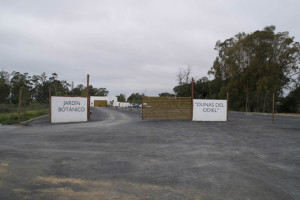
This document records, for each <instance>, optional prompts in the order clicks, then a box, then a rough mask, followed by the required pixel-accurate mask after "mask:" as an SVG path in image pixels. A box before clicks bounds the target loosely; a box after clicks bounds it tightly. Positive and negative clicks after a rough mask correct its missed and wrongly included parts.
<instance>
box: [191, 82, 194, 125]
mask: <svg viewBox="0 0 300 200" xmlns="http://www.w3.org/2000/svg"><path fill="white" fill-rule="evenodd" d="M191 90H192V98H191V101H192V102H191V103H192V111H191V120H193V112H194V78H192V88H191Z"/></svg>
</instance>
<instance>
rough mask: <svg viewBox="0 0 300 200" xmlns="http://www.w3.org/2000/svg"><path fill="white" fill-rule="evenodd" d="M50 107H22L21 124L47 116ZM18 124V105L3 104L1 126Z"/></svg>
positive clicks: (0, 113) (39, 105)
mask: <svg viewBox="0 0 300 200" xmlns="http://www.w3.org/2000/svg"><path fill="white" fill-rule="evenodd" d="M48 113H49V107H48V105H47V104H31V105H26V106H22V107H21V112H20V118H21V122H22V121H26V120H29V119H33V118H36V117H39V116H43V115H47V114H48ZM16 123H18V105H14V104H1V105H0V124H16Z"/></svg>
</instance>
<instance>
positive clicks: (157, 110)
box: [142, 96, 192, 120]
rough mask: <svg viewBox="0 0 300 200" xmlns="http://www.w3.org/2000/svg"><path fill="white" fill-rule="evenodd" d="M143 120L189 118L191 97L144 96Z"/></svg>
mask: <svg viewBox="0 0 300 200" xmlns="http://www.w3.org/2000/svg"><path fill="white" fill-rule="evenodd" d="M142 102H143V104H142V119H143V120H191V119H192V99H191V97H146V96H144V97H143V99H142Z"/></svg>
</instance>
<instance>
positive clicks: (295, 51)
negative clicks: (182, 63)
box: [162, 26, 300, 113]
mask: <svg viewBox="0 0 300 200" xmlns="http://www.w3.org/2000/svg"><path fill="white" fill-rule="evenodd" d="M215 50H216V51H217V52H218V54H217V57H216V58H215V61H214V63H213V65H212V67H211V69H210V70H209V71H208V75H209V76H208V77H206V76H205V77H202V78H200V79H199V80H195V86H194V98H199V99H226V98H227V93H228V95H229V110H232V111H248V112H271V111H272V98H273V94H274V96H275V102H276V105H275V109H276V110H277V111H279V112H286V113H300V92H299V91H300V72H299V64H300V44H299V42H295V41H294V37H290V36H289V33H288V32H278V33H275V26H267V27H265V28H264V29H263V30H261V31H260V30H258V31H255V32H254V33H248V34H247V33H238V34H236V35H235V36H233V37H231V38H229V39H226V40H225V41H217V42H216V46H215ZM211 77H212V79H211ZM177 80H178V85H177V86H175V87H174V89H173V91H174V93H175V95H176V96H182V97H189V96H191V68H190V67H187V68H186V69H181V70H180V71H179V73H178V74H177ZM162 94H163V95H164V96H167V95H171V94H167V93H162ZM286 94H287V95H286Z"/></svg>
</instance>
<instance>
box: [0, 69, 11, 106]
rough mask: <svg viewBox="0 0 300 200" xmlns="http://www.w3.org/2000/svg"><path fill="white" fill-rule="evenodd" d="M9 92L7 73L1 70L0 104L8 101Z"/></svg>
mask: <svg viewBox="0 0 300 200" xmlns="http://www.w3.org/2000/svg"><path fill="white" fill-rule="evenodd" d="M9 94H10V86H9V74H8V72H6V71H3V70H2V71H0V104H1V103H8V102H9Z"/></svg>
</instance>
